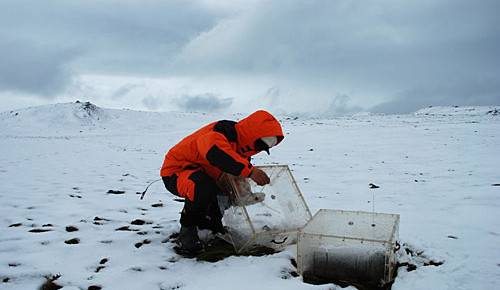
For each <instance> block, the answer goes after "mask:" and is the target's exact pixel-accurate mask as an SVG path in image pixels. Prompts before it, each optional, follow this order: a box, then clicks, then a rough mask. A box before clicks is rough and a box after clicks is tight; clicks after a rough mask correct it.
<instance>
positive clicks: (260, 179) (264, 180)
mask: <svg viewBox="0 0 500 290" xmlns="http://www.w3.org/2000/svg"><path fill="white" fill-rule="evenodd" d="M250 178H251V179H252V180H253V181H255V183H257V184H258V185H260V186H262V185H266V184H269V183H270V182H271V179H269V176H267V174H266V173H265V172H264V171H262V170H260V169H259V168H255V167H254V169H253V170H252V173H251V174H250Z"/></svg>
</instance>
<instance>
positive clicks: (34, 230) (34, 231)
mask: <svg viewBox="0 0 500 290" xmlns="http://www.w3.org/2000/svg"><path fill="white" fill-rule="evenodd" d="M50 231H52V230H51V229H32V230H29V231H28V232H30V233H45V232H50Z"/></svg>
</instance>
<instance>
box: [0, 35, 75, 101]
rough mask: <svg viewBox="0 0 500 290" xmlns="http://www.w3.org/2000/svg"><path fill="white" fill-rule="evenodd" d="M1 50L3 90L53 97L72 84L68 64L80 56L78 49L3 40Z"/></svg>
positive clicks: (1, 84)
mask: <svg viewBox="0 0 500 290" xmlns="http://www.w3.org/2000/svg"><path fill="white" fill-rule="evenodd" d="M0 52H1V55H0V91H11V92H21V93H27V94H34V95H40V96H43V97H44V98H49V99H52V98H54V97H55V96H56V95H57V94H58V93H60V92H62V91H64V90H65V89H66V88H67V87H68V85H69V84H71V83H72V79H73V75H72V71H71V69H70V67H69V65H68V64H69V63H71V62H72V61H73V60H74V59H75V58H76V57H77V56H78V51H76V50H72V49H60V48H58V49H56V48H54V47H51V46H43V45H37V44H35V43H31V42H28V41H24V42H23V41H15V40H8V39H3V40H2V41H1V42H0Z"/></svg>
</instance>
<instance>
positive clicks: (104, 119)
mask: <svg viewBox="0 0 500 290" xmlns="http://www.w3.org/2000/svg"><path fill="white" fill-rule="evenodd" d="M206 118H207V115H206V114H197V113H183V112H165V113H156V112H145V111H133V110H127V109H122V110H117V109H104V108H100V107H98V106H96V105H95V104H92V103H90V102H79V101H77V102H74V103H60V104H51V105H44V106H37V107H30V108H25V109H19V110H11V111H5V112H1V113H0V129H2V130H1V132H2V133H1V134H44V133H47V134H77V133H89V132H92V133H102V132H105V130H112V131H114V133H120V131H121V133H128V134H135V133H138V132H140V131H143V130H146V131H154V130H155V129H156V130H162V129H164V128H165V127H167V128H168V127H171V126H174V125H175V124H176V123H177V121H178V120H179V119H182V120H184V121H185V122H191V121H193V122H196V121H197V120H203V119H206Z"/></svg>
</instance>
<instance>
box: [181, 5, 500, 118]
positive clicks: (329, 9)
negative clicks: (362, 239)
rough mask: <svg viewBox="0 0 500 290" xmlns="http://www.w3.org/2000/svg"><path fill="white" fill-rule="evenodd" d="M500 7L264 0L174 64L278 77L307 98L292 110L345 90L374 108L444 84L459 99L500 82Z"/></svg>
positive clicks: (196, 42) (200, 71) (191, 70)
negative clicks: (462, 92)
mask: <svg viewBox="0 0 500 290" xmlns="http://www.w3.org/2000/svg"><path fill="white" fill-rule="evenodd" d="M498 10H500V2H498V1H493V0H486V1H481V2H480V3H479V2H471V1H466V0H458V1H448V0H441V1H405V3H404V4H401V3H399V2H398V1H390V0H388V1H368V2H367V1H364V2H353V1H343V0H339V1H321V0H320V1H265V2H261V3H260V5H258V6H256V7H254V8H253V9H249V10H246V11H245V13H242V14H239V15H236V16H234V17H228V18H225V19H223V20H222V21H220V22H218V23H217V25H215V26H214V27H213V28H212V29H211V30H209V31H207V32H204V33H202V34H200V35H199V36H198V37H196V38H194V39H193V40H192V41H190V42H189V43H188V44H187V45H186V46H185V47H184V49H183V51H182V53H181V54H179V56H178V57H177V59H176V62H175V65H176V68H177V69H178V70H179V71H182V72H184V73H186V74H196V75H198V76H204V75H222V76H223V75H231V76H240V77H241V78H243V79H247V80H249V81H250V80H252V79H253V78H257V79H259V78H263V77H266V78H268V79H275V80H276V82H281V83H287V85H288V86H284V85H280V88H282V89H288V90H291V91H294V92H300V93H296V94H295V95H296V96H295V97H294V99H293V100H289V103H292V104H293V103H298V102H296V101H298V100H299V99H304V98H310V97H311V96H313V97H314V98H316V99H318V100H320V101H322V102H323V103H324V102H325V101H326V100H328V99H330V98H331V96H332V95H342V94H347V95H349V96H351V100H352V103H353V104H354V105H358V106H363V107H366V108H369V107H372V106H374V105H376V104H377V103H382V102H387V101H388V100H389V98H391V96H394V95H395V94H396V93H397V92H401V91H408V90H412V89H413V88H416V87H424V88H425V87H436V86H439V85H441V84H443V83H445V84H455V87H453V86H446V88H447V89H448V90H449V91H448V93H447V94H449V95H452V94H453V92H455V91H456V90H457V89H458V87H456V86H458V84H461V85H462V84H463V85H465V86H468V85H470V86H472V87H473V86H475V84H476V83H478V82H479V81H480V80H482V79H485V78H486V79H494V80H495V81H496V82H500V55H499V54H498V51H500V29H499V26H498V20H497V15H496V13H495V12H494V11H498ZM464 19H467V21H464ZM443 89H444V87H443ZM446 100H447V101H450V102H451V101H452V100H453V98H451V99H446ZM493 101H496V99H493ZM402 105H404V104H402ZM288 109H289V110H290V109H291V108H288ZM308 109H312V107H309V108H308Z"/></svg>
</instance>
